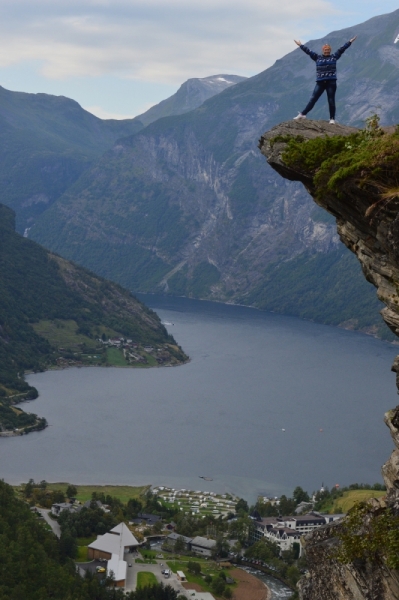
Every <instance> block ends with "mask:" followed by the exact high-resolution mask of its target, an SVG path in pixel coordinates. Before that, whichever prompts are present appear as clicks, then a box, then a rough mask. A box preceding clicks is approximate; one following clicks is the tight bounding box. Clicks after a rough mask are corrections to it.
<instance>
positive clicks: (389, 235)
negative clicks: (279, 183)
mask: <svg viewBox="0 0 399 600" xmlns="http://www.w3.org/2000/svg"><path fill="white" fill-rule="evenodd" d="M259 148H260V150H261V152H262V154H263V155H264V156H265V157H266V159H267V162H268V163H269V164H270V165H271V166H272V167H273V168H274V169H275V170H276V171H277V172H278V173H279V174H280V175H282V177H284V178H286V179H289V180H292V181H300V182H302V183H303V184H304V186H305V187H306V189H307V190H308V191H309V193H310V194H311V196H312V197H313V199H314V200H315V202H316V203H317V204H318V205H319V206H321V207H322V208H324V209H325V210H327V211H328V212H329V213H331V214H332V215H333V216H334V217H335V218H336V222H337V231H338V234H339V237H340V239H341V241H342V242H343V243H344V244H345V245H346V246H347V248H349V250H351V251H352V252H353V253H355V254H356V256H357V258H358V259H359V261H360V264H361V266H362V269H363V272H364V275H365V277H366V278H367V280H368V281H370V282H371V283H373V284H374V285H375V286H376V288H377V294H378V297H379V299H380V300H381V301H382V302H383V303H384V304H385V308H384V309H383V310H382V311H381V315H382V317H383V319H384V320H385V322H386V323H387V325H388V326H389V327H390V329H391V330H392V331H393V332H394V333H395V334H396V335H398V336H399V176H398V173H399V132H398V128H395V127H391V128H388V129H383V128H380V127H379V125H378V119H377V120H374V121H373V120H371V122H369V125H368V128H366V130H363V131H360V130H358V129H355V128H352V127H347V126H343V125H338V124H336V125H330V124H329V123H328V122H325V121H311V120H303V121H289V122H285V123H281V124H280V125H277V126H276V127H273V129H271V130H270V131H268V132H266V133H265V134H264V135H263V136H262V137H261V139H260V141H259ZM392 370H393V371H395V372H396V374H397V375H396V377H397V386H398V389H399V356H398V357H396V359H395V361H394V363H393V366H392ZM385 422H386V424H387V426H388V428H389V430H390V433H391V436H392V438H393V441H394V443H395V446H396V449H395V450H394V451H393V453H392V455H391V457H390V458H389V460H388V461H387V462H386V463H385V465H384V466H383V468H382V473H383V477H384V481H385V484H386V486H387V496H386V498H384V499H383V500H381V501H379V502H378V501H377V500H375V501H373V502H371V503H370V504H369V506H368V507H367V508H366V512H365V513H364V514H363V519H364V521H363V524H362V526H361V528H360V529H363V530H364V531H365V530H366V529H367V527H368V525H367V524H368V523H370V520H371V521H372V520H373V519H374V520H375V519H376V518H378V516H380V515H383V514H384V513H386V514H390V515H393V516H396V517H397V515H398V514H399V406H397V407H396V408H394V409H393V410H390V411H388V412H387V413H386V415H385ZM340 531H342V524H339V523H338V524H336V525H333V526H326V527H325V528H322V529H321V530H318V531H317V532H315V533H314V534H311V535H309V536H307V537H306V538H305V541H304V543H305V547H306V554H307V558H308V562H309V571H308V573H307V575H306V576H305V577H304V578H303V579H302V580H301V581H300V583H299V589H300V597H301V598H302V599H303V600H327V599H328V600H329V599H331V600H340V599H342V600H343V599H345V600H355V599H356V600H363V599H364V600H366V599H367V600H371V599H378V600H388V599H389V600H393V599H398V598H399V578H398V573H399V572H398V571H397V570H395V569H392V568H389V567H388V566H387V563H386V561H384V549H380V551H379V553H378V558H376V560H371V561H370V560H367V559H366V560H354V561H353V562H350V563H346V564H345V562H344V563H343V562H340V561H338V560H335V558H334V548H337V547H339V546H340V543H341V542H339V538H340ZM361 533H362V531H360V530H359V531H358V532H357V534H359V535H360V534H361Z"/></svg>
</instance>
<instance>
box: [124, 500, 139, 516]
mask: <svg viewBox="0 0 399 600" xmlns="http://www.w3.org/2000/svg"><path fill="white" fill-rule="evenodd" d="M142 508H143V505H142V504H141V502H140V500H137V498H130V499H129V500H128V503H127V507H126V509H127V515H128V516H129V517H131V518H132V519H134V518H136V517H137V515H138V514H139V512H141V510H142Z"/></svg>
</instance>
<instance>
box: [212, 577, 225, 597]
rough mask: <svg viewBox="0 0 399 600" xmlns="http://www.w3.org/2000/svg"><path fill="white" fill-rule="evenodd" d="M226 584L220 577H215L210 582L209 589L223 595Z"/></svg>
mask: <svg viewBox="0 0 399 600" xmlns="http://www.w3.org/2000/svg"><path fill="white" fill-rule="evenodd" d="M225 587H226V584H225V582H224V580H223V579H222V578H221V577H215V578H214V579H213V581H212V583H211V590H212V591H213V592H214V593H215V594H216V595H217V596H223V593H224V590H225Z"/></svg>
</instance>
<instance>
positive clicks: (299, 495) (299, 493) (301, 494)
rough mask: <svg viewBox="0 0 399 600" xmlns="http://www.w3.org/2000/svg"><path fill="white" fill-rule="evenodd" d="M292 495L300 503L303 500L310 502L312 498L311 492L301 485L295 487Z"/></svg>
mask: <svg viewBox="0 0 399 600" xmlns="http://www.w3.org/2000/svg"><path fill="white" fill-rule="evenodd" d="M292 497H293V499H294V500H295V502H296V503H297V504H300V503H301V502H309V500H310V498H309V494H308V493H307V492H305V491H304V490H303V489H302V488H301V486H299V485H298V486H297V487H296V488H295V490H294V493H293V494H292Z"/></svg>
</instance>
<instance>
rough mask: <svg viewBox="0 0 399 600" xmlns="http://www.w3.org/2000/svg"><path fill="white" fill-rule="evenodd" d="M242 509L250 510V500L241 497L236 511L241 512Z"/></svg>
mask: <svg viewBox="0 0 399 600" xmlns="http://www.w3.org/2000/svg"><path fill="white" fill-rule="evenodd" d="M240 511H244V512H246V513H248V512H249V506H248V502H247V501H246V500H244V498H240V499H239V501H238V502H237V504H236V512H237V513H239V512H240Z"/></svg>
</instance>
